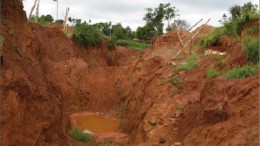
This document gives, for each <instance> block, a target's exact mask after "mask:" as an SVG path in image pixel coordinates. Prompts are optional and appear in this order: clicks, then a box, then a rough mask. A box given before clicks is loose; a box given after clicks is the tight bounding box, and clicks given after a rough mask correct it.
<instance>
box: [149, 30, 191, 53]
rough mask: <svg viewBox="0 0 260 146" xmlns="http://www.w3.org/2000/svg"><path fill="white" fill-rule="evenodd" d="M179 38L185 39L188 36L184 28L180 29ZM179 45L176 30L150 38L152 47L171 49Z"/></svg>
mask: <svg viewBox="0 0 260 146" xmlns="http://www.w3.org/2000/svg"><path fill="white" fill-rule="evenodd" d="M180 35H181V38H182V39H183V40H186V39H187V38H188V37H189V32H188V31H186V30H181V31H180ZM178 46H179V39H178V35H177V32H169V33H167V34H165V35H161V36H157V37H154V38H153V39H152V49H169V48H171V49H173V48H174V47H178Z"/></svg>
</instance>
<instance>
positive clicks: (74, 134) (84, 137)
mask: <svg viewBox="0 0 260 146" xmlns="http://www.w3.org/2000/svg"><path fill="white" fill-rule="evenodd" d="M70 136H71V138H73V139H75V140H78V141H80V142H84V143H89V142H91V141H92V140H93V138H92V137H91V135H89V134H85V133H83V132H81V131H80V130H78V129H73V130H71V131H70Z"/></svg>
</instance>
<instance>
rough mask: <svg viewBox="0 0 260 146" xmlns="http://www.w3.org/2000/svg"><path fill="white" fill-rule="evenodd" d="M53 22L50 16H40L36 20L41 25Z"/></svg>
mask: <svg viewBox="0 0 260 146" xmlns="http://www.w3.org/2000/svg"><path fill="white" fill-rule="evenodd" d="M53 21H54V19H53V17H52V16H51V15H42V16H41V17H39V18H38V23H40V24H41V25H47V24H48V23H51V22H53Z"/></svg>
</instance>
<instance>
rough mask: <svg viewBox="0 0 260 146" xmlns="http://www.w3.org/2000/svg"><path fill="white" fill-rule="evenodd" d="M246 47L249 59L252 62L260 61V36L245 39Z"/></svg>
mask: <svg viewBox="0 0 260 146" xmlns="http://www.w3.org/2000/svg"><path fill="white" fill-rule="evenodd" d="M244 44H245V48H246V54H247V58H248V61H250V62H252V63H257V62H259V49H260V48H259V44H260V40H259V38H257V39H253V38H251V37H247V38H245V40H244Z"/></svg>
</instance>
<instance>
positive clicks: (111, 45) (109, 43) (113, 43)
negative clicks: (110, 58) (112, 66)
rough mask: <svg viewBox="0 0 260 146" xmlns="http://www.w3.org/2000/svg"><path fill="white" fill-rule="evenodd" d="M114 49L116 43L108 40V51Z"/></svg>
mask: <svg viewBox="0 0 260 146" xmlns="http://www.w3.org/2000/svg"><path fill="white" fill-rule="evenodd" d="M115 48H116V42H115V40H113V39H109V40H108V50H114V49H115Z"/></svg>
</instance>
